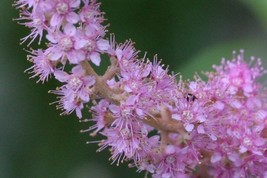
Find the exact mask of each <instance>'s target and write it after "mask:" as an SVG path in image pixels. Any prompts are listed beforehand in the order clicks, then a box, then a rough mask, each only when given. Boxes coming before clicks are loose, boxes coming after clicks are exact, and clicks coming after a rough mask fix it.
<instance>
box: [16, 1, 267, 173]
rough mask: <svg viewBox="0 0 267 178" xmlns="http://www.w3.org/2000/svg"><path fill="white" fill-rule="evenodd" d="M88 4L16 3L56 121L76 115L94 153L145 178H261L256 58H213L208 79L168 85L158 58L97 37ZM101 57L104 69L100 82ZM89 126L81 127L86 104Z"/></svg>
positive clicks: (264, 112)
mask: <svg viewBox="0 0 267 178" xmlns="http://www.w3.org/2000/svg"><path fill="white" fill-rule="evenodd" d="M99 5H100V4H99V3H97V2H96V1H95V0H92V1H90V2H89V0H38V1H36V0H18V1H16V6H17V7H18V8H19V9H21V17H20V18H19V20H20V23H21V24H23V25H25V26H26V27H28V28H30V29H31V33H30V34H29V35H28V36H26V37H25V38H23V39H22V41H23V42H24V41H27V40H28V39H29V40H30V44H31V43H32V42H33V41H34V40H35V39H37V38H38V37H39V43H40V42H41V41H42V40H43V37H44V36H45V37H46V39H47V46H46V48H45V49H37V50H32V51H31V52H30V55H29V56H28V58H29V60H30V61H31V62H32V63H33V66H32V67H31V68H29V69H28V71H29V73H32V77H38V82H45V81H47V80H48V79H49V78H50V77H52V76H54V77H55V78H56V79H57V80H58V81H59V82H61V83H62V86H60V87H58V88H57V89H56V90H53V91H51V93H54V94H56V95H58V96H59V100H58V101H57V102H56V103H57V104H58V108H59V109H62V114H70V113H72V112H73V111H75V112H76V115H77V117H78V118H79V119H80V121H81V122H87V121H90V122H91V121H93V122H94V125H92V126H91V127H89V128H88V129H86V130H83V131H82V132H89V133H90V135H91V136H95V135H97V134H100V135H102V136H103V137H104V139H103V140H101V141H99V142H98V143H99V146H100V148H99V151H101V150H103V149H105V148H109V150H110V151H111V158H110V159H111V160H112V163H116V164H120V163H121V162H124V161H127V162H129V166H130V167H136V168H137V169H138V171H146V172H147V173H151V174H152V177H153V178H178V177H179V178H183V177H184V178H186V177H209V176H211V177H223V178H232V177H235V178H238V177H262V178H264V177H267V102H266V91H265V90H264V88H263V86H262V85H261V84H260V83H259V82H258V80H259V78H260V77H262V76H263V75H264V74H265V73H266V71H265V70H264V69H263V67H262V65H261V61H260V59H254V58H251V60H250V62H249V63H247V62H246V61H245V60H244V57H243V51H241V52H240V54H234V57H233V59H232V60H225V59H223V60H222V63H221V65H220V66H214V67H213V68H214V71H212V72H207V73H205V76H206V78H207V80H203V79H202V78H201V77H199V76H195V79H194V80H193V81H183V80H182V78H180V79H179V80H177V79H176V78H177V75H174V74H169V71H168V68H164V66H163V65H161V63H160V61H159V60H158V59H157V57H155V58H154V60H153V61H149V60H148V59H145V58H142V59H138V56H137V54H138V51H136V49H135V48H134V47H133V43H132V42H131V41H126V42H125V43H123V44H118V43H116V41H115V38H114V35H111V37H110V39H109V40H107V39H106V38H105V33H106V26H103V21H104V18H103V13H102V12H101V11H100V10H99ZM103 54H105V55H107V56H108V58H109V61H110V65H109V66H108V67H107V69H106V72H105V73H104V74H103V75H99V74H98V73H97V72H96V71H95V68H96V67H97V66H100V63H101V58H102V56H103ZM90 104H93V106H91V107H90V110H89V112H92V113H93V117H92V119H84V118H83V113H84V112H88V110H87V109H84V108H85V106H86V105H90Z"/></svg>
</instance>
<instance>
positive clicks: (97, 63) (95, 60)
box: [90, 52, 101, 66]
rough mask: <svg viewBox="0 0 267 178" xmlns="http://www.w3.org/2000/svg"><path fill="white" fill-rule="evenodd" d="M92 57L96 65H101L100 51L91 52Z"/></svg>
mask: <svg viewBox="0 0 267 178" xmlns="http://www.w3.org/2000/svg"><path fill="white" fill-rule="evenodd" d="M90 59H91V61H92V62H93V63H94V64H95V65H96V66H99V65H100V61H101V58H100V54H99V53H96V52H93V53H91V54H90Z"/></svg>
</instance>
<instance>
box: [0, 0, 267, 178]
mask: <svg viewBox="0 0 267 178" xmlns="http://www.w3.org/2000/svg"><path fill="white" fill-rule="evenodd" d="M101 9H102V10H103V11H104V12H106V15H105V17H106V18H107V19H108V22H109V23H110V24H111V25H110V27H109V31H110V32H112V33H115V34H116V39H117V41H118V42H123V41H124V40H126V39H129V38H131V39H132V40H133V41H135V42H136V45H135V46H136V48H137V49H139V50H141V51H142V53H141V54H142V55H143V54H144V52H145V51H147V52H148V55H147V56H148V57H150V58H152V57H153V56H154V55H155V54H158V56H159V58H162V59H163V63H165V64H167V65H170V68H171V70H173V71H175V72H176V73H177V72H179V73H181V74H182V75H183V76H184V78H190V77H191V76H192V75H193V74H194V73H195V72H201V71H203V70H209V69H210V68H211V67H210V66H211V65H212V64H219V61H220V60H221V58H222V57H226V58H231V57H232V51H233V50H237V51H239V49H244V50H245V56H246V57H247V58H249V56H250V55H254V56H257V57H261V58H262V59H263V62H264V64H265V66H267V35H266V29H267V1H265V0H257V1H255V0H242V1H241V0H240V1H237V0H236V1H232V0H217V1H214V0H202V1H194V0H179V1H174V0H172V1H171V0H134V1H131V0H128V1H126V0H113V1H112V0H103V1H102V8H101ZM16 17H18V12H17V10H15V9H14V8H13V7H12V1H10V0H1V2H0V62H1V63H0V108H1V110H0V121H1V122H0V177H1V178H2V177H3V178H17V177H18V178H50V177H51V178H54V177H55V178H61V177H62V178H124V177H128V178H131V177H132V178H138V177H140V178H142V177H144V175H143V174H138V173H135V169H128V168H127V166H126V165H122V166H119V167H117V166H115V165H110V162H109V161H108V158H109V153H108V151H104V152H102V153H96V151H95V150H96V149H97V145H94V144H89V145H87V144H85V142H86V141H87V140H90V139H91V138H89V136H88V135H87V134H81V133H80V132H79V130H80V129H83V128H87V127H88V123H83V124H82V123H79V122H78V120H77V118H76V117H75V115H73V114H72V115H70V116H68V117H67V116H64V117H61V116H59V111H57V110H56V109H55V106H54V105H52V106H50V105H49V104H48V103H51V102H53V101H55V100H56V98H55V96H53V95H51V94H48V93H47V91H48V90H50V89H55V88H56V86H57V83H56V82H54V81H51V82H49V83H45V84H36V83H35V81H36V80H35V79H31V80H29V79H28V77H29V75H28V74H25V73H23V71H24V70H25V69H27V68H29V67H30V66H31V64H30V63H29V62H27V61H26V53H25V52H24V51H23V48H25V47H26V46H25V45H19V39H20V38H21V37H23V36H25V35H26V34H27V33H28V32H29V31H28V29H26V28H24V27H22V26H18V25H17V24H16V22H14V21H12V19H13V18H16Z"/></svg>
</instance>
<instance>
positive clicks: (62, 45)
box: [46, 24, 86, 64]
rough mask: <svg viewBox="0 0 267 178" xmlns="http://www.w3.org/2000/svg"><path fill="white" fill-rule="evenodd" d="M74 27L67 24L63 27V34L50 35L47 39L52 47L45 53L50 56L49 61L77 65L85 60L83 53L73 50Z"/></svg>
mask: <svg viewBox="0 0 267 178" xmlns="http://www.w3.org/2000/svg"><path fill="white" fill-rule="evenodd" d="M76 31H77V30H76V27H75V26H74V25H72V24H67V25H66V26H65V27H64V32H63V33H62V32H58V33H50V34H48V35H47V39H48V40H49V41H50V42H51V43H53V45H52V46H51V47H50V48H48V49H47V50H46V51H47V53H48V55H50V56H51V60H53V61H58V60H61V61H62V62H64V61H66V60H68V61H69V62H70V63H71V64H78V63H79V62H81V61H83V60H85V57H86V56H85V52H84V51H83V50H81V49H76V48H75V41H76V38H77V37H76Z"/></svg>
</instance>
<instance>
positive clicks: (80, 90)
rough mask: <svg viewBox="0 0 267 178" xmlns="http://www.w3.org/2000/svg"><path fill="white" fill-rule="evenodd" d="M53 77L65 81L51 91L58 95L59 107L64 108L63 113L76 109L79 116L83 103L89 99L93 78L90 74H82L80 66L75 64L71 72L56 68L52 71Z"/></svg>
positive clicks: (80, 115)
mask: <svg viewBox="0 0 267 178" xmlns="http://www.w3.org/2000/svg"><path fill="white" fill-rule="evenodd" d="M54 75H55V78H56V79H57V80H59V81H60V82H64V83H66V84H65V85H63V86H62V87H60V88H59V90H55V91H52V93H55V94H57V95H59V96H60V100H59V101H58V103H59V108H60V109H64V110H65V111H64V112H63V114H69V113H71V112H73V111H74V110H75V111H76V115H77V116H78V117H79V118H81V117H82V113H81V110H82V109H83V104H84V103H88V102H89V100H90V88H91V87H92V86H93V85H94V83H95V79H94V77H91V76H84V71H83V69H82V67H81V66H79V65H77V66H76V67H74V68H73V69H72V74H70V75H69V74H67V73H66V72H64V71H61V70H57V71H55V72H54Z"/></svg>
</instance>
